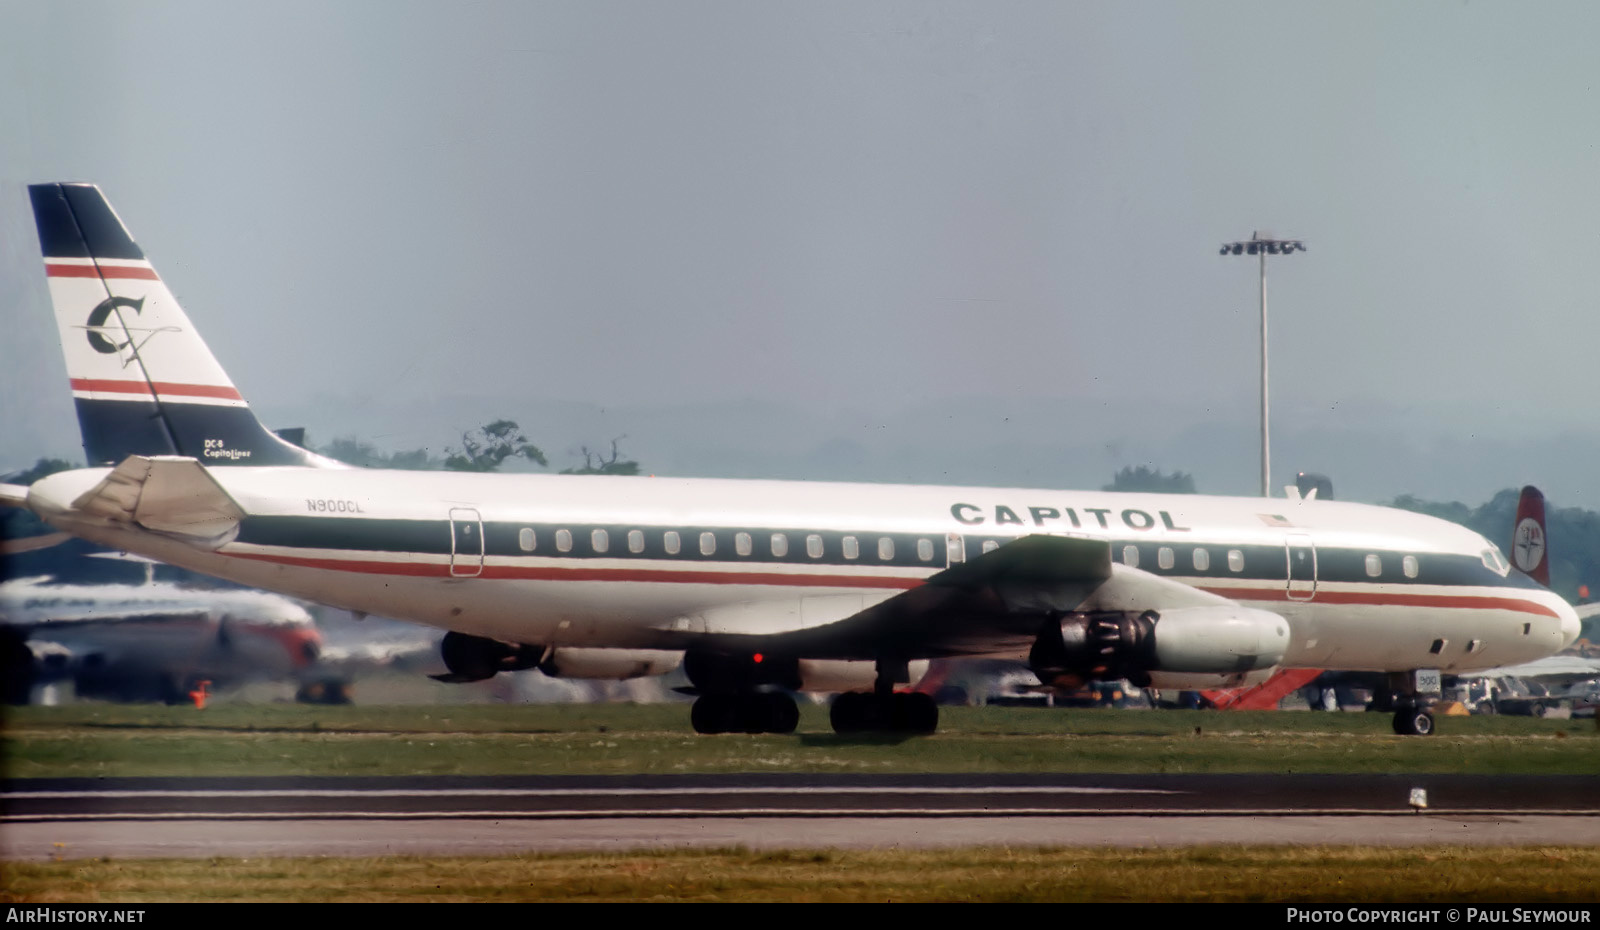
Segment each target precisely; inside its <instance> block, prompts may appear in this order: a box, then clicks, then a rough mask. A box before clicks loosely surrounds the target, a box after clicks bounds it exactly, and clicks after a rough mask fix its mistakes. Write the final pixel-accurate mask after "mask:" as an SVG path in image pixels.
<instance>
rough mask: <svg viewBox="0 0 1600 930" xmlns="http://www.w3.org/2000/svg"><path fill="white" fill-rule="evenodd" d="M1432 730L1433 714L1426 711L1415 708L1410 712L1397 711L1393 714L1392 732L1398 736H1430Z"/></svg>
mask: <svg viewBox="0 0 1600 930" xmlns="http://www.w3.org/2000/svg"><path fill="white" fill-rule="evenodd" d="M1433 730H1434V722H1433V714H1430V713H1428V711H1427V710H1425V709H1423V708H1420V707H1416V708H1412V709H1410V710H1398V711H1395V714H1394V732H1395V734H1396V735H1398V736H1432V735H1433Z"/></svg>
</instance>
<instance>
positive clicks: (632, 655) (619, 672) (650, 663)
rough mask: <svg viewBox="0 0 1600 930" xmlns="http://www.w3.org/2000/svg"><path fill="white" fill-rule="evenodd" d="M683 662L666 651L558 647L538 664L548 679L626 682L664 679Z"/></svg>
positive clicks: (678, 655)
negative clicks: (663, 677)
mask: <svg viewBox="0 0 1600 930" xmlns="http://www.w3.org/2000/svg"><path fill="white" fill-rule="evenodd" d="M682 662H683V653H681V652H678V651H676V650H666V649H591V648H583V647H577V646H558V647H557V648H555V649H552V650H550V654H549V655H548V656H546V657H545V659H544V661H543V662H540V663H539V671H541V672H544V673H545V674H546V675H549V676H550V677H551V678H603V679H605V680H607V681H626V680H628V679H630V678H647V677H650V676H652V675H665V674H667V673H668V672H670V671H672V670H673V669H675V668H677V667H678V666H679V664H681V663H682Z"/></svg>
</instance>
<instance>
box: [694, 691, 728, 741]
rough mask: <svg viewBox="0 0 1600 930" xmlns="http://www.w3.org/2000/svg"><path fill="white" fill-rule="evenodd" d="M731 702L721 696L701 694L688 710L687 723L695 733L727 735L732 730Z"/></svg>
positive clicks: (725, 696) (724, 696) (726, 697)
mask: <svg viewBox="0 0 1600 930" xmlns="http://www.w3.org/2000/svg"><path fill="white" fill-rule="evenodd" d="M732 704H733V701H732V699H730V698H729V697H728V696H727V695H723V694H702V695H701V696H700V697H698V698H696V699H695V702H694V706H693V707H691V708H689V723H690V724H691V725H692V726H693V727H694V731H695V732H696V733H705V734H715V733H727V732H728V731H729V730H731V729H733V726H732V724H733V722H734V721H733V720H732V719H731V718H732V716H733V715H732V713H731V712H730V711H731V709H732Z"/></svg>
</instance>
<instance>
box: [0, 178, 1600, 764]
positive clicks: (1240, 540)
mask: <svg viewBox="0 0 1600 930" xmlns="http://www.w3.org/2000/svg"><path fill="white" fill-rule="evenodd" d="M29 192H30V194H31V195H32V201H33V209H34V214H35V219H36V221H37V224H38V230H39V241H40V244H41V247H42V250H43V253H44V264H45V274H46V276H47V277H48V280H49V287H50V297H51V300H52V302H53V303H54V306H55V313H56V320H57V323H58V326H59V332H60V337H61V343H62V347H63V349H64V351H65V354H66V362H67V374H68V376H69V378H70V380H71V387H72V394H73V397H74V399H75V401H76V405H77V411H78V420H79V425H80V427H81V430H82V434H83V441H84V448H85V451H86V453H87V455H88V461H89V464H90V466H91V467H89V468H85V469H82V470H77V471H69V472H62V473H59V474H55V475H51V476H49V477H47V478H44V479H41V480H40V481H38V482H36V483H34V484H33V485H32V486H31V487H26V488H24V487H19V486H7V487H5V488H4V489H3V495H0V497H3V499H4V500H5V501H6V502H8V503H12V504H20V505H24V506H27V507H29V508H31V509H32V510H34V511H35V512H36V513H38V514H39V515H40V516H41V517H43V518H44V519H46V520H48V521H49V522H51V523H52V524H54V525H55V526H57V527H59V528H60V529H62V530H65V531H67V532H70V533H74V534H76V535H79V536H82V537H84V538H86V539H89V540H93V541H95V542H98V543H101V544H103V545H107V546H113V547H116V548H118V549H124V550H127V551H130V552H135V553H140V554H142V555H146V556H149V557H151V558H154V559H159V560H162V561H166V562H171V563H173V564H176V565H181V566H183V567H186V568H190V569H193V570H196V571H200V572H205V573H208V574H212V575H216V576H218V577H222V578H227V579H230V580H232V581H236V582H241V583H243V584H247V585H252V586H255V587H260V588H265V589H268V590H272V591H278V592H282V593H286V594H290V595H293V596H295V597H300V598H306V599H309V600H314V601H320V602H322V603H326V604H330V605H334V606H337V607H342V608H346V609H349V610H352V611H358V612H365V613H371V614H378V615H383V616H388V617H395V618H400V619H405V620H410V621H414V622H416V623H422V624H428V625H431V626H435V627H440V628H443V629H445V630H447V631H449V632H448V634H447V635H446V637H445V641H444V646H443V653H444V661H445V665H446V667H447V668H448V669H449V670H450V674H449V675H448V676H445V677H446V678H448V679H452V680H458V681H465V680H477V679H483V678H487V677H489V676H492V675H494V674H495V673H497V672H499V671H504V670H512V669H523V668H531V667H539V668H541V669H544V670H545V671H547V672H549V673H551V674H557V675H561V674H565V675H572V676H577V677H617V678H622V677H632V676H634V675H638V674H648V673H652V672H662V671H667V670H670V669H673V668H675V667H677V666H678V665H679V664H680V662H681V664H682V667H683V670H684V672H685V674H686V675H687V677H688V679H689V682H690V683H691V685H692V686H693V690H694V691H695V692H696V693H697V695H698V697H697V700H696V701H695V703H694V706H693V710H692V712H691V718H692V721H693V725H694V728H695V729H696V730H698V731H700V732H703V733H716V732H791V731H793V729H794V728H795V726H796V722H797V719H798V711H797V709H796V706H795V703H794V699H793V698H792V697H791V696H790V694H791V692H794V691H801V690H804V691H837V692H841V693H839V695H838V697H836V698H835V699H834V702H833V705H832V709H831V717H832V722H833V726H834V728H835V729H836V730H838V731H840V732H853V731H862V730H899V731H905V732H932V731H933V730H934V729H935V728H936V726H937V719H938V712H937V709H936V707H935V706H934V703H933V701H932V699H931V698H929V697H928V696H926V695H924V694H919V693H917V692H915V691H906V690H897V686H899V685H903V684H906V683H908V682H910V681H911V680H912V675H913V671H914V669H916V668H918V667H921V666H922V664H923V663H924V662H925V661H926V660H930V659H937V658H946V657H959V656H989V657H994V656H1000V657H1014V658H1026V659H1027V660H1028V661H1029V663H1030V664H1031V665H1032V667H1033V669H1034V670H1035V671H1036V672H1037V673H1038V675H1039V676H1040V678H1041V680H1043V681H1045V682H1051V683H1058V684H1067V683H1071V682H1077V681H1081V680H1086V679H1117V678H1127V679H1129V680H1131V681H1133V682H1135V683H1138V684H1141V685H1149V686H1153V687H1157V688H1216V687H1230V686H1239V685H1244V684H1249V683H1252V682H1257V681H1261V680H1264V679H1265V678H1266V677H1268V676H1270V675H1272V674H1273V673H1274V671H1275V670H1277V669H1279V668H1294V667H1302V668H1324V669H1352V670H1365V671H1374V672H1384V673H1389V677H1388V680H1389V681H1390V683H1391V686H1392V688H1393V690H1394V695H1393V700H1394V702H1395V706H1396V707H1397V708H1398V710H1397V711H1396V713H1395V718H1394V728H1395V731H1396V732H1397V733H1404V734H1426V733H1429V732H1432V730H1433V727H1434V721H1433V717H1432V714H1431V712H1430V708H1431V706H1432V702H1433V696H1434V695H1435V694H1437V693H1438V688H1439V678H1440V675H1441V673H1446V672H1448V673H1456V672H1464V671H1469V670H1472V669H1480V668H1489V667H1492V666H1497V665H1510V664H1514V663H1518V662H1527V661H1530V660H1532V659H1537V658H1539V657H1541V656H1547V655H1551V654H1552V653H1555V652H1557V651H1558V650H1560V649H1561V648H1563V647H1564V646H1565V645H1566V644H1568V643H1570V642H1572V641H1573V640H1574V639H1575V638H1576V636H1577V634H1578V621H1577V618H1576V616H1575V615H1574V613H1573V610H1572V608H1571V607H1570V606H1568V605H1567V604H1566V602H1565V601H1563V600H1562V599H1561V598H1560V597H1558V596H1556V595H1555V594H1554V593H1552V592H1551V591H1549V590H1548V589H1547V588H1546V587H1545V585H1544V584H1541V583H1540V581H1545V582H1546V583H1547V581H1548V576H1547V575H1543V574H1541V573H1542V572H1543V571H1544V566H1545V564H1546V559H1545V547H1544V533H1543V525H1542V520H1543V500H1542V498H1541V497H1539V495H1538V492H1537V491H1533V490H1532V489H1528V491H1526V492H1525V494H1524V500H1523V510H1522V512H1521V513H1520V514H1519V526H1518V530H1517V532H1518V535H1517V537H1516V545H1515V547H1514V550H1513V555H1514V556H1515V557H1516V558H1517V559H1518V565H1517V566H1516V567H1513V566H1512V565H1510V564H1509V563H1508V562H1507V560H1506V559H1505V557H1504V556H1503V555H1502V554H1501V552H1500V550H1499V549H1497V548H1496V547H1495V546H1494V545H1492V544H1490V543H1489V542H1488V541H1487V540H1485V539H1484V538H1483V537H1481V536H1479V535H1478V534H1476V533H1473V532H1470V531H1468V530H1466V529H1464V528H1462V527H1460V526H1457V525H1455V524H1453V523H1447V522H1444V521H1442V520H1437V519H1433V518H1430V517H1426V516H1422V515H1418V514H1413V513H1407V512H1403V511H1398V510H1391V509H1386V508H1382V507H1375V506H1366V505H1361V504H1354V503H1345V502H1336V501H1330V500H1321V499H1317V498H1316V497H1315V496H1314V495H1307V496H1305V497H1301V496H1299V495H1290V496H1289V497H1287V498H1281V499H1272V498H1230V497H1204V496H1196V495H1159V494H1116V493H1107V492H1088V491H1052V490H1027V489H1011V488H966V487H924V486H897V485H869V484H828V483H820V482H790V481H782V482H780V481H725V480H690V479H673V478H659V477H616V476H604V477H598V476H563V475H502V474H462V473H451V472H432V473H430V472H410V471H378V470H367V469H353V468H347V467H344V466H341V465H340V464H339V463H336V462H332V461H330V460H328V459H325V458H322V457H320V456H317V455H315V454H313V453H310V452H308V451H306V450H305V449H302V448H300V447H298V446H295V445H292V444H290V443H288V442H286V441H285V440H283V439H281V438H279V437H278V436H276V435H274V434H273V433H271V432H269V431H268V430H267V429H265V428H264V427H263V426H262V425H261V423H260V422H259V421H258V420H257V419H256V417H255V416H254V414H252V412H251V410H250V408H249V406H248V405H247V404H246V403H245V400H244V398H243V397H242V396H241V395H240V393H239V391H238V390H237V389H236V388H235V387H234V385H233V382H232V381H231V380H229V378H228V376H227V375H226V374H225V373H224V372H223V369H222V367H221V366H220V365H219V364H218V363H217V360H216V359H215V358H214V357H213V356H212V354H211V352H210V350H209V349H208V348H207V347H206V345H205V343H204V342H203V341H202V340H201V339H200V336H199V334H198V333H197V332H196V331H195V329H194V327H193V325H191V323H190V321H189V318H188V317H187V316H186V315H185V314H184V312H183V311H182V309H180V308H179V306H178V303H177V301H176V300H174V299H173V295H172V293H171V292H170V291H169V290H168V289H167V286H166V283H165V282H163V281H162V279H161V278H160V277H159V276H158V275H157V274H156V272H155V269H154V268H153V267H152V266H151V264H150V262H149V261H147V260H146V258H145V254H144V252H143V251H142V250H141V249H140V247H139V246H138V245H137V244H135V242H134V240H133V239H132V238H131V237H130V236H129V234H128V232H127V230H126V229H125V228H124V226H123V224H122V222H121V220H120V219H119V218H118V217H117V215H116V214H115V213H114V212H113V211H112V209H111V207H110V205H109V204H108V203H107V202H106V200H105V198H104V197H103V196H102V195H101V193H100V190H99V189H98V188H97V187H94V186H93V185H88V184H66V183H52V184H39V185H33V186H31V187H30V188H29ZM1535 579H1538V580H1535Z"/></svg>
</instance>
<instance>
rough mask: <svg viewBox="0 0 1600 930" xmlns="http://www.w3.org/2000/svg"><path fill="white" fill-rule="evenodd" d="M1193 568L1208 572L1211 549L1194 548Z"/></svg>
mask: <svg viewBox="0 0 1600 930" xmlns="http://www.w3.org/2000/svg"><path fill="white" fill-rule="evenodd" d="M1194 570H1195V571H1197V572H1208V571H1210V570H1211V550H1210V549H1196V550H1195V551H1194Z"/></svg>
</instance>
